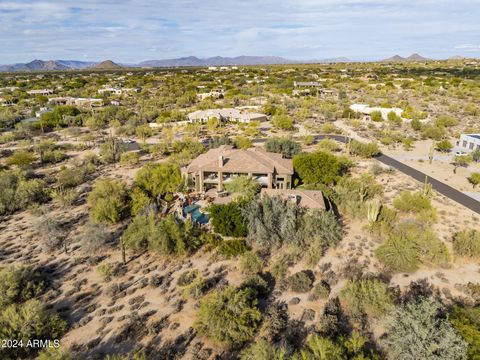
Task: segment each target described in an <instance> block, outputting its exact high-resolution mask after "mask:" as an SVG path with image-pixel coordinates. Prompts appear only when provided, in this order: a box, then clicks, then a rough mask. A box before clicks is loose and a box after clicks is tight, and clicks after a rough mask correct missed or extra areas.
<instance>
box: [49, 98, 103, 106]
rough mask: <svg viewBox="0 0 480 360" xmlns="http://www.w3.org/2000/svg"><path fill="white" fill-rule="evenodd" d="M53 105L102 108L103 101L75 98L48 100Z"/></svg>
mask: <svg viewBox="0 0 480 360" xmlns="http://www.w3.org/2000/svg"><path fill="white" fill-rule="evenodd" d="M48 101H49V102H51V103H53V104H55V105H74V106H78V107H99V106H103V99H95V98H75V97H71V96H64V97H57V98H50V99H48Z"/></svg>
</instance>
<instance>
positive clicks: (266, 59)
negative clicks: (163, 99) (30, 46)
mask: <svg viewBox="0 0 480 360" xmlns="http://www.w3.org/2000/svg"><path fill="white" fill-rule="evenodd" d="M334 62H351V60H349V59H347V58H344V57H339V58H332V59H321V60H308V61H296V60H290V59H286V58H282V57H278V56H237V57H222V56H215V57H210V58H205V59H200V58H198V57H195V56H188V57H182V58H176V59H165V60H147V61H142V62H140V63H138V64H122V65H119V64H116V63H114V62H113V61H111V60H105V61H102V62H100V63H96V62H92V61H78V60H48V61H43V60H33V61H31V62H29V63H17V64H11V65H0V71H3V72H6V71H8V72H11V71H12V72H13V71H48V70H58V71H61V70H74V69H87V68H92V69H118V68H121V67H182V66H232V65H274V64H296V63H334Z"/></svg>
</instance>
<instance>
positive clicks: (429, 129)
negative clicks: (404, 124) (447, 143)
mask: <svg viewBox="0 0 480 360" xmlns="http://www.w3.org/2000/svg"><path fill="white" fill-rule="evenodd" d="M412 126H413V124H412ZM421 132H422V137H423V138H424V139H433V140H436V141H440V140H442V138H443V137H444V136H445V128H444V127H440V126H435V125H424V126H421Z"/></svg>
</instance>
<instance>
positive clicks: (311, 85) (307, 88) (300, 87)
mask: <svg viewBox="0 0 480 360" xmlns="http://www.w3.org/2000/svg"><path fill="white" fill-rule="evenodd" d="M293 87H294V88H295V89H293V91H292V95H295V96H300V95H320V96H322V97H323V96H324V97H327V96H333V95H335V93H336V92H335V91H334V90H329V89H323V88H322V84H321V83H320V82H318V81H294V82H293Z"/></svg>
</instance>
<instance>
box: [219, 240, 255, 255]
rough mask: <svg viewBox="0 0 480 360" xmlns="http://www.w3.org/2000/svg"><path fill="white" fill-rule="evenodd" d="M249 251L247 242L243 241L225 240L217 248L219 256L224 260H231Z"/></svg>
mask: <svg viewBox="0 0 480 360" xmlns="http://www.w3.org/2000/svg"><path fill="white" fill-rule="evenodd" d="M248 250H249V247H248V245H247V242H246V241H245V240H243V239H234V240H224V241H222V242H221V243H220V245H219V246H218V247H217V254H218V255H220V257H222V258H224V259H230V258H232V257H237V256H240V255H242V254H244V253H245V252H246V251H248Z"/></svg>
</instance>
